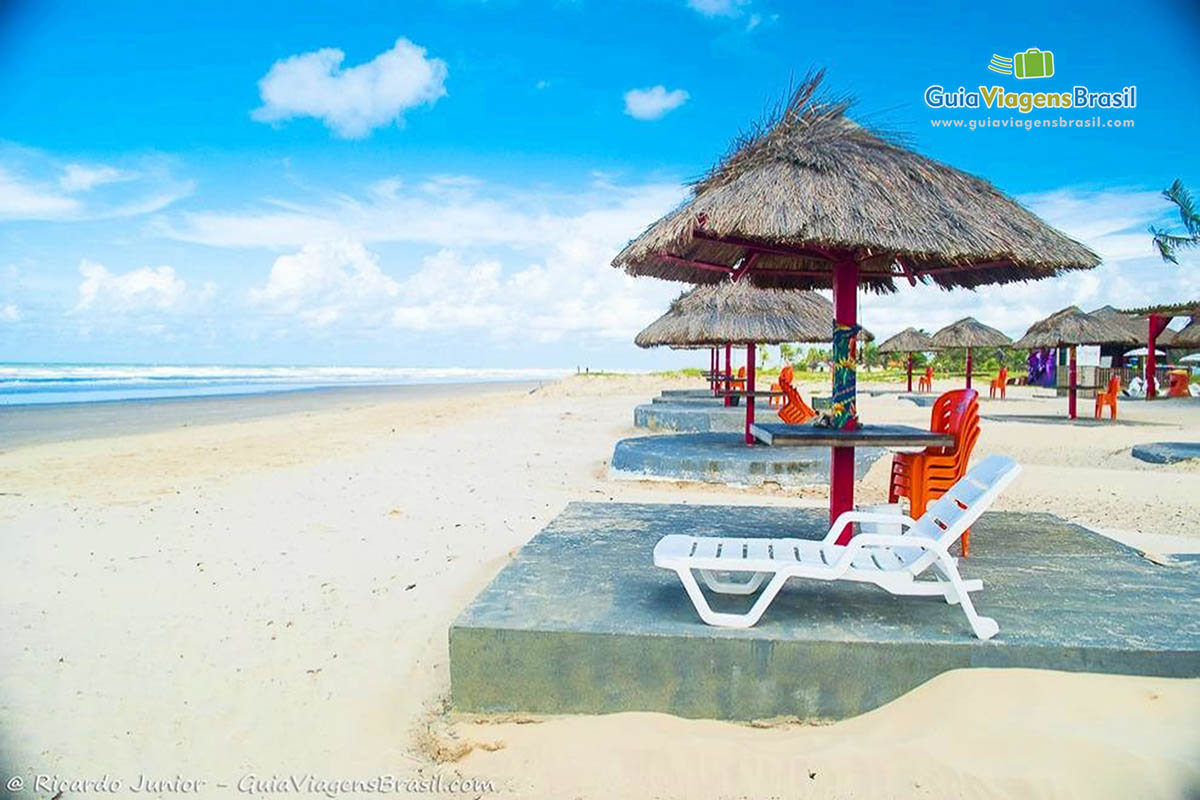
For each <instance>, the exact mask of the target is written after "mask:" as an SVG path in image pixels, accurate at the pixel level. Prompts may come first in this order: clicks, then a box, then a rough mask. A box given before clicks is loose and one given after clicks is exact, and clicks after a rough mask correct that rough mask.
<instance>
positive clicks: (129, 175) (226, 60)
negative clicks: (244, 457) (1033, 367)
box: [0, 0, 1200, 367]
mask: <svg viewBox="0 0 1200 800" xmlns="http://www.w3.org/2000/svg"><path fill="white" fill-rule="evenodd" d="M243 5H244V6H245V7H244V8H241V9H237V10H227V9H226V10H219V11H218V10H212V9H206V8H204V7H201V6H202V4H163V3H119V2H118V3H111V4H106V5H105V10H104V12H103V13H102V14H98V13H97V12H96V11H95V7H94V6H92V5H90V4H83V3H68V2H55V1H54V0H45V1H43V2H37V3H34V2H27V3H20V2H18V3H13V2H7V3H6V2H2V1H0V69H3V70H4V74H5V76H6V79H5V81H4V82H3V83H2V84H0V136H2V137H3V139H2V140H0V360H6V361H12V360H21V361H43V360H64V361H151V362H189V363H196V362H205V363H211V362H220V363H337V364H387V365H400V366H434V365H453V366H472V365H493V366H505V367H520V366H566V367H570V366H575V365H577V364H588V365H591V366H593V367H620V366H631V367H632V366H643V367H644V366H656V365H666V364H682V363H688V362H689V360H695V357H694V356H691V357H689V356H688V355H686V354H678V353H671V352H655V351H652V352H642V351H639V350H637V349H636V348H635V347H633V345H632V343H631V339H632V335H633V333H635V332H636V331H637V330H638V329H639V328H641V327H642V326H643V325H645V324H647V323H648V322H650V321H651V320H652V319H653V318H654V317H655V316H657V315H658V314H659V313H661V311H662V310H663V309H664V308H665V305H666V303H667V302H668V301H669V299H670V298H671V297H673V296H674V295H675V294H677V293H678V292H679V291H680V290H681V289H682V288H684V287H683V286H682V285H677V284H669V283H663V282H659V281H654V280H652V279H638V280H634V279H630V278H627V277H625V276H623V275H621V274H620V273H618V272H617V271H616V270H613V269H612V268H610V267H609V266H608V263H609V261H610V260H611V258H612V256H613V254H614V253H615V251H616V250H617V249H618V248H619V247H620V246H621V245H622V244H623V243H624V242H625V241H626V240H628V239H629V238H630V237H632V236H634V235H636V234H637V233H638V232H639V231H640V230H641V229H642V228H643V227H645V226H646V225H647V224H649V223H650V222H652V221H653V220H654V219H656V218H657V217H658V216H659V215H661V214H662V213H664V212H665V211H667V210H668V209H669V208H671V207H672V206H673V205H674V204H675V203H677V202H678V201H679V200H681V199H682V198H683V197H684V194H685V191H686V187H685V182H686V181H687V180H688V179H689V178H692V177H695V176H696V175H698V174H700V173H701V172H702V171H703V170H704V169H705V168H706V167H707V166H708V165H709V164H710V163H711V162H712V161H713V160H714V159H715V158H717V157H718V156H719V155H720V154H721V153H722V151H723V150H724V148H725V146H726V144H727V142H728V141H729V139H730V138H731V137H732V136H733V135H734V134H735V133H736V132H737V131H738V130H739V129H740V128H741V127H743V126H744V125H746V124H747V123H748V122H749V121H751V120H753V119H755V118H757V117H759V116H761V114H762V111H763V109H764V107H765V106H766V105H768V104H769V103H770V102H771V101H772V100H774V99H775V98H777V97H778V96H779V95H780V94H781V93H782V91H783V90H784V89H785V88H786V87H787V85H788V82H789V80H790V79H791V78H793V77H798V76H800V75H802V74H803V73H804V72H805V71H806V70H808V69H809V68H810V67H814V66H823V67H826V68H827V69H828V77H827V83H828V86H829V88H830V89H831V90H833V91H835V92H839V93H848V94H852V95H853V96H854V97H855V98H856V99H857V106H856V111H855V112H854V113H855V115H856V116H858V117H861V118H864V119H866V120H867V121H870V122H872V123H874V124H877V125H880V126H883V127H886V128H888V129H891V130H894V131H897V132H899V133H901V134H903V135H905V136H906V137H907V138H908V140H909V141H910V142H911V144H912V146H914V147H915V148H916V149H918V150H920V151H922V152H924V153H926V154H927V155H930V156H932V157H934V158H937V159H940V160H942V161H945V162H947V163H950V164H952V165H954V166H957V167H960V168H962V169H965V170H968V171H971V172H974V173H977V174H980V175H982V176H984V177H986V178H988V179H989V180H991V181H992V182H993V183H995V184H996V185H997V186H999V187H1000V188H1001V189H1003V190H1004V191H1006V192H1008V193H1010V194H1013V195H1016V196H1018V197H1019V198H1020V199H1021V200H1022V201H1023V202H1026V203H1027V204H1028V205H1030V206H1031V207H1032V208H1033V209H1034V210H1035V211H1037V212H1038V213H1040V214H1042V215H1043V216H1044V217H1045V218H1046V219H1047V220H1049V221H1050V222H1052V223H1053V224H1055V225H1057V226H1059V227H1060V228H1062V229H1063V230H1065V231H1067V232H1068V233H1070V234H1071V235H1073V236H1075V237H1076V238H1080V239H1081V240H1083V241H1085V242H1087V243H1088V244H1090V245H1091V246H1092V247H1093V248H1095V249H1097V250H1098V251H1099V252H1100V253H1101V254H1102V255H1103V256H1104V258H1105V264H1104V266H1102V267H1101V268H1099V269H1098V270H1096V271H1094V272H1092V273H1089V274H1085V275H1080V276H1075V277H1072V278H1069V279H1063V280H1059V281H1051V282H1041V283H1038V284H1030V285H1020V286H1011V287H1003V288H996V289H986V290H983V291H981V292H978V293H970V292H965V291H957V292H953V293H943V292H941V291H940V290H937V289H932V288H921V289H919V290H914V291H906V292H902V293H901V294H899V295H896V296H892V297H888V298H875V297H867V298H865V299H864V300H863V303H862V316H863V318H864V320H865V322H866V324H867V325H868V327H871V328H872V329H873V330H874V331H875V332H876V333H878V334H883V335H887V334H889V333H891V332H893V331H895V330H898V329H899V328H902V327H904V326H906V325H909V324H918V325H921V326H924V327H927V328H936V327H939V326H940V325H942V324H945V323H947V322H950V321H952V320H953V319H956V318H958V317H960V316H964V315H966V314H976V315H977V316H979V317H981V318H982V319H983V320H984V321H985V322H988V323H990V324H993V325H996V326H998V327H1001V328H1003V329H1005V330H1007V331H1009V332H1010V333H1014V334H1019V333H1021V332H1023V330H1024V328H1025V326H1026V325H1027V324H1028V323H1029V322H1031V321H1032V320H1033V319H1035V318H1036V317H1038V316H1041V315H1044V314H1045V313H1048V312H1050V311H1053V310H1055V309H1057V308H1060V307H1062V306H1064V305H1067V304H1069V303H1080V304H1081V305H1083V306H1084V307H1088V308H1090V307H1094V306H1097V305H1101V304H1104V303H1113V304H1115V305H1138V304H1142V303H1149V302H1158V301H1163V302H1165V301H1169V300H1175V299H1183V298H1184V297H1187V298H1191V297H1195V296H1200V277H1198V275H1200V271H1198V270H1197V269H1196V267H1197V266H1198V264H1197V260H1196V258H1195V257H1191V258H1190V260H1185V262H1184V264H1183V265H1182V266H1180V267H1168V266H1164V265H1161V264H1160V263H1159V262H1157V261H1156V260H1155V257H1154V256H1153V253H1152V252H1151V251H1150V247H1149V241H1148V236H1146V234H1145V229H1146V226H1147V225H1148V224H1150V223H1170V216H1169V214H1170V208H1169V206H1167V205H1166V204H1165V203H1164V202H1163V201H1162V200H1161V198H1159V196H1158V192H1159V190H1161V189H1162V188H1163V187H1165V186H1166V185H1168V184H1169V183H1170V182H1171V180H1173V179H1174V178H1176V177H1178V178H1182V179H1183V180H1184V181H1185V183H1187V184H1189V185H1191V186H1192V187H1193V188H1196V189H1200V168H1198V164H1197V158H1196V154H1195V147H1194V138H1195V137H1194V131H1196V130H1197V129H1200V108H1198V106H1197V104H1195V103H1192V102H1188V101H1186V98H1190V97H1192V96H1193V95H1194V89H1195V84H1196V77H1197V74H1198V73H1200V38H1198V37H1196V36H1195V35H1194V31H1195V30H1196V29H1197V23H1200V14H1198V13H1197V11H1196V8H1195V6H1194V4H1190V3H1185V2H1182V1H1181V2H1172V0H1162V2H1157V3H1156V2H1150V3H1146V4H1142V5H1141V6H1139V7H1137V8H1133V7H1132V6H1130V5H1129V4H1125V3H1103V2H1101V3H1095V2H1092V3H1085V2H1077V3H1073V2H1058V3H1052V4H1042V6H1041V7H1039V8H1036V9H1032V10H1030V11H1028V13H1024V12H1023V13H1021V14H1016V13H1012V12H1011V10H1009V8H1008V7H1001V6H997V7H996V8H997V9H998V12H996V13H984V12H979V11H976V10H973V9H972V8H970V7H969V6H971V5H974V4H966V3H913V4H907V5H906V6H905V7H904V9H903V12H902V13H897V12H896V11H894V10H893V4H891V3H885V2H859V3H844V4H837V5H836V7H835V6H833V5H832V4H831V5H829V6H828V7H825V6H824V4H805V7H803V8H801V7H800V6H798V5H795V4H789V3H782V2H768V0H745V1H744V2H738V0H690V2H689V0H660V1H659V2H642V3H632V2H599V0H579V1H578V2H551V3H526V2H517V1H516V0H499V2H473V1H471V0H451V2H443V3H438V2H432V3H430V2H426V3H420V4H416V3H414V4H403V3H379V2H372V3H364V2H354V0H344V1H343V2H339V3H336V4H305V3H301V2H294V1H293V2H287V3H282V2H258V3H247V4H243ZM813 6H821V7H813ZM1030 47H1038V48H1041V49H1046V50H1052V51H1053V52H1054V57H1055V64H1056V76H1055V77H1054V78H1050V79H1045V80H1043V81H1029V80H1026V81H1021V80H1017V79H1015V78H1013V77H1007V76H1006V77H1001V76H998V75H995V74H994V73H991V72H989V71H988V70H987V69H986V67H987V64H988V61H989V59H990V57H991V55H992V54H993V53H996V54H1000V55H1006V54H1007V55H1011V54H1013V53H1016V52H1020V51H1023V50H1025V49H1027V48H1030ZM933 83H938V84H942V85H944V86H946V87H947V88H949V89H953V88H957V87H958V86H959V85H964V86H966V87H968V88H974V87H976V86H978V85H980V84H984V85H993V84H997V85H1001V86H1004V87H1005V88H1006V89H1008V90H1012V91H1018V90H1031V91H1033V90H1045V89H1054V90H1062V89H1069V87H1070V86H1072V85H1075V84H1082V85H1086V86H1088V87H1089V88H1091V89H1093V90H1104V91H1112V90H1119V89H1121V88H1124V87H1125V86H1128V85H1131V84H1133V85H1136V86H1137V87H1138V106H1137V108H1135V109H1129V110H1120V111H1106V112H1101V115H1102V117H1103V118H1104V119H1110V118H1117V119H1131V120H1133V121H1134V127H1132V128H1092V129H1072V130H1062V129H1058V130H1053V129H1035V130H1029V131H1026V130H1019V131H1018V130H1013V129H1011V128H1008V129H987V130H978V131H968V130H965V129H953V128H951V129H947V128H936V129H935V128H933V127H932V124H931V120H932V119H942V118H944V119H953V118H960V119H968V118H975V119H981V118H983V117H994V118H996V119H1004V118H1008V117H1014V118H1015V117H1019V116H1021V115H1019V114H1016V113H1015V112H1010V111H987V110H984V111H941V112H938V111H933V110H931V109H929V108H927V107H926V106H925V104H924V102H923V100H922V95H923V93H924V91H925V88H926V87H927V86H929V85H930V84H933ZM1034 84H1037V85H1034ZM1031 116H1035V115H1031ZM1064 116H1075V117H1079V118H1083V117H1086V116H1090V112H1082V111H1079V112H1075V111H1073V112H1068V113H1066V114H1064Z"/></svg>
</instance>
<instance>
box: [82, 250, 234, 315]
mask: <svg viewBox="0 0 1200 800" xmlns="http://www.w3.org/2000/svg"><path fill="white" fill-rule="evenodd" d="M79 274H80V276H81V277H82V280H81V281H80V282H79V300H78V302H77V303H76V304H75V309H74V313H80V312H84V311H91V312H97V313H102V314H112V313H117V314H137V313H143V312H175V311H186V310H191V309H192V308H194V307H196V306H198V305H200V304H202V303H204V302H205V301H207V300H208V299H209V298H211V297H212V295H213V294H214V293H215V291H216V287H215V285H214V284H211V283H206V284H204V285H203V286H201V287H200V288H199V289H192V288H190V287H189V286H188V284H187V281H185V280H184V279H183V278H180V277H179V276H178V275H176V274H175V270H174V268H172V267H166V266H163V267H141V268H139V269H135V270H130V271H129V272H124V273H120V274H117V273H113V272H109V270H108V269H107V268H106V267H105V266H104V265H103V264H98V263H96V262H94V261H89V260H88V259H86V258H85V259H83V260H82V261H80V262H79Z"/></svg>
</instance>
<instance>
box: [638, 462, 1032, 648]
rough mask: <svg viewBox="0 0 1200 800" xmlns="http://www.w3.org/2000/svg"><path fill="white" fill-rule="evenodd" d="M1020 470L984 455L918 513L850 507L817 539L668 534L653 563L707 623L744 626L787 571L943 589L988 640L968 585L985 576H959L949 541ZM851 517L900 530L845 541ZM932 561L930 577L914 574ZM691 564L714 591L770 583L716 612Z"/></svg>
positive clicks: (744, 590) (911, 590) (921, 590)
mask: <svg viewBox="0 0 1200 800" xmlns="http://www.w3.org/2000/svg"><path fill="white" fill-rule="evenodd" d="M1020 471H1021V467H1020V465H1018V464H1017V462H1015V461H1013V460H1012V459H1011V458H1008V457H1006V456H989V457H988V458H985V459H984V460H983V461H981V462H980V463H979V464H977V465H976V466H975V467H973V468H972V469H970V470H968V472H967V474H966V475H964V476H963V477H962V479H961V480H959V481H958V483H956V484H954V486H952V487H951V488H950V490H949V491H947V492H946V493H945V494H944V495H942V496H941V497H940V498H938V499H937V500H936V501H935V502H933V503H931V504H930V505H929V506H928V507H927V508H926V510H925V513H924V514H923V515H922V516H921V518H920V519H919V520H915V521H914V520H913V519H912V518H911V517H908V516H897V515H895V514H881V513H872V512H866V511H847V512H845V513H844V514H842V515H840V516H839V517H838V518H837V521H836V522H834V524H833V526H832V527H831V528H830V530H829V534H828V535H826V537H825V538H824V540H822V541H812V540H808V539H732V538H731V539H724V538H717V537H705V536H686V535H683V534H672V535H670V536H664V537H663V538H662V539H661V540H659V542H658V544H657V545H655V546H654V565H655V566H657V567H662V568H663V569H670V570H674V571H675V572H676V573H678V575H679V579H680V580H681V581H682V582H683V586H684V588H685V589H686V590H687V593H688V596H689V597H691V599H692V603H693V604H694V605H695V606H696V611H697V613H699V614H700V619H702V620H704V621H705V622H707V623H708V624H709V625H718V626H722V627H731V628H749V627H750V626H751V625H753V624H754V623H756V622H758V620H759V618H760V617H761V616H762V615H763V612H764V611H766V610H767V606H769V605H770V604H771V601H772V600H774V599H775V595H776V594H778V593H779V590H780V589H781V588H783V584H784V583H786V582H787V580H788V578H811V579H813V580H822V581H836V580H847V581H862V582H864V583H873V584H875V585H876V586H879V587H881V588H883V589H885V590H887V591H888V592H891V593H892V594H896V595H922V596H935V597H937V596H940V597H944V598H945V599H946V602H947V603H950V604H951V605H954V604H955V603H961V604H962V608H963V611H965V612H966V614H967V619H968V620H969V621H970V623H971V629H972V630H973V631H974V632H975V635H976V636H978V637H979V638H980V639H990V638H991V637H992V636H995V635H996V632H997V631H998V630H999V629H1000V628H999V626H998V625H997V624H996V621H995V620H994V619H991V618H989V617H981V616H979V615H978V614H977V613H975V606H974V605H973V604H972V603H971V597H970V594H969V593H970V592H974V591H978V590H980V589H982V588H983V581H979V580H970V581H968V580H963V578H962V576H960V575H959V574H958V563H957V559H955V558H954V557H953V556H951V555H950V553H949V549H948V548H949V547H950V545H952V544H953V543H954V542H955V541H956V540H957V539H958V537H959V536H961V535H962V533H963V531H965V530H967V529H968V528H969V527H970V526H971V525H972V524H973V523H974V522H975V521H976V520H977V519H979V515H980V514H982V513H983V511H984V510H985V509H986V508H987V507H988V506H990V505H991V504H992V501H993V500H995V499H996V495H998V494H1000V492H1001V491H1002V490H1003V489H1004V487H1005V486H1007V485H1008V484H1009V483H1010V482H1011V481H1012V480H1013V478H1015V477H1016V476H1017V474H1018V473H1019V472H1020ZM851 522H875V523H882V524H884V525H888V524H891V525H896V524H897V523H899V525H900V526H902V527H903V528H906V529H907V530H905V531H903V532H902V533H898V534H879V533H860V534H858V535H857V536H855V537H854V538H852V539H851V540H850V543H849V544H847V545H845V546H842V545H839V544H836V543H835V542H836V540H837V535H838V533H840V532H841V531H842V529H843V528H844V527H845V526H846V525H847V524H848V523H851ZM930 568H932V570H931V571H932V573H933V576H934V577H933V579H924V580H917V578H918V576H920V575H921V574H922V573H924V572H925V571H926V570H929V569H930ZM693 570H695V571H697V572H699V573H700V578H701V579H702V580H703V581H704V583H705V585H707V586H708V588H709V589H711V590H712V591H714V592H717V593H719V594H735V595H749V594H753V593H754V592H756V591H758V589H759V588H760V587H761V586H762V584H763V582H764V581H767V578H770V581H769V582H767V586H766V588H765V589H763V591H762V594H760V595H759V596H758V598H757V599H756V600H755V601H754V604H753V605H752V606H751V607H750V610H749V611H747V612H746V613H744V614H728V613H721V612H716V611H713V610H712V608H711V607H710V606H709V604H708V600H707V599H706V598H705V597H704V593H703V592H702V591H701V590H700V586H699V585H698V584H697V582H696V577H695V575H694V574H693ZM718 573H735V574H736V573H740V574H747V573H748V574H749V576H750V577H749V578H748V579H745V580H734V579H731V578H728V577H719V576H718Z"/></svg>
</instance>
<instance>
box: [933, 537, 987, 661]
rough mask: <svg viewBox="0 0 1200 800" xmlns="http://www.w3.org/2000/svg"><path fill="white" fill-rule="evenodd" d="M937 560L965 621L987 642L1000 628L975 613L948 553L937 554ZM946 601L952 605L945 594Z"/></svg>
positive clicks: (965, 587) (969, 597)
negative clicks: (964, 615)
mask: <svg viewBox="0 0 1200 800" xmlns="http://www.w3.org/2000/svg"><path fill="white" fill-rule="evenodd" d="M938 560H939V562H940V566H941V572H942V574H943V575H945V576H946V578H947V579H948V580H949V581H950V586H951V588H952V589H953V591H954V596H955V597H957V599H958V602H959V604H961V605H962V610H963V612H964V613H965V614H966V615H967V621H968V622H970V623H971V630H973V631H974V632H975V635H976V636H978V637H979V638H980V639H984V640H987V639H990V638H992V637H993V636H995V635H996V634H997V633H998V632H999V631H1000V626H999V625H998V624H996V620H994V619H992V618H991V617H981V616H980V615H979V614H978V613H976V611H975V604H974V603H972V602H971V595H970V594H969V592H970V590H969V589H968V587H967V582H966V581H964V580H963V579H962V576H961V575H959V574H958V567H957V566H955V564H954V560H953V559H952V558H951V557H950V555H949V554H948V553H939V554H938ZM947 600H948V601H949V602H950V604H951V605H954V603H953V601H951V600H950V595H949V594H947Z"/></svg>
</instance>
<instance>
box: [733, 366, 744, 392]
mask: <svg viewBox="0 0 1200 800" xmlns="http://www.w3.org/2000/svg"><path fill="white" fill-rule="evenodd" d="M730 387H731V388H732V389H733V391H735V392H744V391H746V368H745V367H738V371H737V378H735V379H734V380H733V381H732V382H731V383H730Z"/></svg>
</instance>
